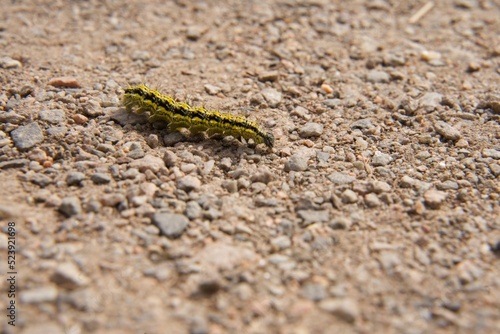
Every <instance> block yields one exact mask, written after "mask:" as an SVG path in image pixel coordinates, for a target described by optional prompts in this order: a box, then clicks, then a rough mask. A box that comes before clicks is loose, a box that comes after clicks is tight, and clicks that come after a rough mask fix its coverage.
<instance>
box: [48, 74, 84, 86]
mask: <svg viewBox="0 0 500 334" xmlns="http://www.w3.org/2000/svg"><path fill="white" fill-rule="evenodd" d="M48 84H49V85H51V86H54V87H57V88H62V87H65V88H79V87H80V83H78V81H77V80H76V79H75V78H73V77H57V78H52V79H50V81H49V82H48Z"/></svg>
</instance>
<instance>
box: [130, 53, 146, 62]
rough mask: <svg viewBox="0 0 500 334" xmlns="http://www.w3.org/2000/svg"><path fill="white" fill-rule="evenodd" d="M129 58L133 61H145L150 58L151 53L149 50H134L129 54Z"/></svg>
mask: <svg viewBox="0 0 500 334" xmlns="http://www.w3.org/2000/svg"><path fill="white" fill-rule="evenodd" d="M130 58H131V59H132V60H134V61H135V60H140V61H147V60H149V59H151V55H150V54H149V52H147V51H144V50H134V51H132V53H131V54H130Z"/></svg>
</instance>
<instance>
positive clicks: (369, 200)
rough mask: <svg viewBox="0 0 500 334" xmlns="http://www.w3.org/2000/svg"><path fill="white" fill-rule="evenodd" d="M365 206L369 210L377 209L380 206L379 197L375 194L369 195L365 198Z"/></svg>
mask: <svg viewBox="0 0 500 334" xmlns="http://www.w3.org/2000/svg"><path fill="white" fill-rule="evenodd" d="M365 204H366V206H367V207H369V208H376V207H378V206H380V200H379V199H378V197H377V195H375V194H374V193H371V194H367V195H366V196H365Z"/></svg>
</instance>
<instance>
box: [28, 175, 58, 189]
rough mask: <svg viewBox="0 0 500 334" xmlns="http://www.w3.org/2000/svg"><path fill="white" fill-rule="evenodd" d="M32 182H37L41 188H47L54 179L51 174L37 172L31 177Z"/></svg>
mask: <svg viewBox="0 0 500 334" xmlns="http://www.w3.org/2000/svg"><path fill="white" fill-rule="evenodd" d="M31 182H32V183H34V184H36V185H37V186H39V187H41V188H45V187H46V186H48V185H49V184H52V182H53V181H52V179H51V178H50V177H49V176H47V175H45V174H41V173H36V174H35V175H33V177H32V178H31Z"/></svg>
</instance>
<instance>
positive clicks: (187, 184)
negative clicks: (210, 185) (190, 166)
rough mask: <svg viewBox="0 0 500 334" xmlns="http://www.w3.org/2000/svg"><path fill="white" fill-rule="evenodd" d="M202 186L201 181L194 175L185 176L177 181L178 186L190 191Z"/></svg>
mask: <svg viewBox="0 0 500 334" xmlns="http://www.w3.org/2000/svg"><path fill="white" fill-rule="evenodd" d="M200 187H201V181H200V180H199V179H198V178H197V177H194V176H190V175H188V176H184V177H182V178H180V179H179V180H178V181H177V188H179V189H181V190H184V191H186V192H190V191H193V190H198V189H200Z"/></svg>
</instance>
